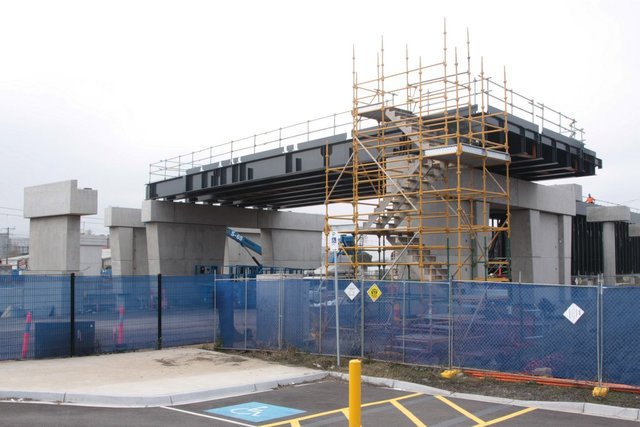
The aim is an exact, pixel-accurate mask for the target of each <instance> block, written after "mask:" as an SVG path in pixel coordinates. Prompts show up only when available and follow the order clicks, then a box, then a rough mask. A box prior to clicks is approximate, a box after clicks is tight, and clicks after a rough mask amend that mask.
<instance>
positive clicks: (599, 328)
mask: <svg viewBox="0 0 640 427" xmlns="http://www.w3.org/2000/svg"><path fill="white" fill-rule="evenodd" d="M603 300H604V298H603V286H602V280H598V298H597V300H596V302H597V309H596V312H597V314H596V321H597V326H596V337H597V340H598V342H597V344H596V347H597V351H596V353H597V358H598V387H602V366H603V360H604V354H603V352H602V350H603V347H602V344H603V333H602V332H603V331H602V327H603V325H604V323H603V318H602V317H603V307H602V303H603Z"/></svg>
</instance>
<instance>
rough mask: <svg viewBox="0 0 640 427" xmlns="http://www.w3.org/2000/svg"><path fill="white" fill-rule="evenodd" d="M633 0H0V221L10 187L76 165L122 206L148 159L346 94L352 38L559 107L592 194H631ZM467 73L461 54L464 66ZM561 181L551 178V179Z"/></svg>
mask: <svg viewBox="0 0 640 427" xmlns="http://www.w3.org/2000/svg"><path fill="white" fill-rule="evenodd" d="M639 16H640V1H639V0H622V1H585V0H583V1H560V0H554V1H531V2H526V3H525V2H514V1H504V2H501V1H469V2H466V1H441V2H432V1H424V0H422V1H406V0H405V1H403V2H391V1H381V2H377V1H371V0H368V1H363V2H348V1H340V2H333V1H322V2H305V1H295V2H293V1H292V2H281V1H275V0H271V1H256V2H243V1H233V2H228V1H227V2H223V1H173V2H163V1H123V2H119V1H105V2H93V1H78V2H69V1H55V2H51V1H42V2H34V1H0V144H1V147H2V163H1V168H0V184H1V185H0V227H16V230H14V231H12V233H15V234H16V235H26V234H27V230H28V222H27V221H25V220H23V219H21V218H20V217H21V215H22V212H21V211H20V209H22V203H23V189H24V187H25V186H31V185H38V184H43V183H48V182H55V181H62V180H67V179H77V180H78V182H79V186H80V187H91V188H94V189H97V190H98V204H99V210H98V215H96V217H94V218H89V219H87V221H85V223H84V227H85V228H86V229H91V230H93V231H94V232H103V231H104V229H103V228H102V227H101V226H100V223H101V222H102V218H103V217H104V208H105V207H107V206H124V207H139V206H140V203H141V201H142V200H143V198H144V189H145V183H146V182H147V181H148V165H149V163H152V162H155V161H158V160H161V159H166V158H170V157H173V156H176V155H179V154H184V153H188V152H191V151H195V150H199V149H203V148H206V147H209V146H211V145H216V144H219V143H221V142H225V141H229V140H232V139H238V138H242V137H244V136H248V135H252V134H254V133H259V132H263V131H268V130H272V129H277V128H279V127H281V126H285V125H288V124H291V123H296V122H300V121H305V120H307V119H313V118H315V117H319V116H323V115H327V114H332V113H336V112H341V111H346V110H348V109H349V108H350V106H351V96H352V91H351V82H352V47H353V46H355V50H356V62H357V65H356V67H357V69H358V72H359V74H360V75H362V76H365V75H367V76H372V75H375V72H376V70H375V55H376V51H377V50H378V49H379V46H380V39H381V36H383V37H384V44H385V66H386V67H387V68H386V69H387V70H393V69H394V68H397V69H399V70H402V69H403V67H404V57H405V45H408V46H409V51H410V55H411V56H412V57H413V58H417V57H418V56H422V57H423V59H424V60H426V61H430V60H432V59H438V58H440V55H441V48H442V21H443V18H445V17H446V18H447V26H448V32H449V38H450V47H453V46H454V45H456V44H457V45H459V46H460V47H463V46H464V38H465V33H466V28H467V27H468V28H469V31H470V34H471V53H472V57H473V58H474V60H475V61H476V63H477V62H478V61H479V59H480V56H483V57H484V61H485V65H486V70H487V71H488V73H489V74H491V75H493V76H495V78H496V79H498V80H501V79H502V67H503V65H504V66H506V68H507V73H508V81H509V83H508V85H509V87H511V88H513V89H514V90H516V91H518V92H520V93H523V94H525V95H527V96H529V97H532V98H534V99H535V100H536V101H541V102H544V103H545V104H546V105H548V106H550V107H552V108H554V109H558V110H560V111H562V112H564V113H565V114H567V115H569V116H571V117H574V118H575V119H576V120H577V121H578V124H579V126H581V127H583V128H584V129H585V131H586V139H587V147H588V148H590V149H592V150H594V151H596V152H597V154H598V157H600V158H602V160H603V164H604V167H603V169H601V170H599V171H598V175H597V176H595V177H590V178H583V179H578V180H575V182H578V183H580V184H582V185H583V191H584V193H585V195H586V193H587V192H590V193H592V194H593V196H594V197H595V198H596V199H598V200H605V201H609V202H615V203H627V204H628V205H631V206H633V207H636V208H638V207H640V186H639V185H638V184H637V180H638V178H639V176H640V175H639V174H638V163H639V160H640V155H639V154H638V153H639V150H638V145H639V144H640V140H639V139H640V138H639V136H638V134H639V133H638V129H640V127H639V126H640V124H639V121H640V107H639V105H640V104H639V101H638V100H639V99H640V83H639V82H638V77H637V74H638V70H639V69H640V53H639V52H640V49H639V48H638V42H639V41H640V30H639V28H640V26H638V25H637V19H638V17H639ZM476 70H477V67H476ZM562 182H566V181H562Z"/></svg>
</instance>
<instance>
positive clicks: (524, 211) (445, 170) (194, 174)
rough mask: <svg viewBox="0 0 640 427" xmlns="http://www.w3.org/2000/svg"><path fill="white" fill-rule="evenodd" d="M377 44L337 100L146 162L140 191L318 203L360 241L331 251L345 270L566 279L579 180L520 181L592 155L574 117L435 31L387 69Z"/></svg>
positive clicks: (560, 173) (202, 201) (198, 198)
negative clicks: (321, 112) (436, 45)
mask: <svg viewBox="0 0 640 427" xmlns="http://www.w3.org/2000/svg"><path fill="white" fill-rule="evenodd" d="M379 58H380V60H379V65H378V70H377V74H376V77H375V78H373V79H370V80H359V79H358V76H357V73H356V72H355V66H354V86H353V87H354V96H353V108H352V110H351V111H350V112H348V113H342V114H336V115H332V116H327V117H324V118H322V119H320V120H317V121H315V120H314V121H308V122H306V123H301V124H298V125H294V126H292V127H291V128H280V129H278V130H277V131H274V132H271V133H266V134H261V135H260V136H257V135H255V136H253V137H250V138H245V139H244V140H239V141H233V142H231V143H229V144H225V145H220V146H216V147H212V148H210V149H208V150H203V151H201V152H198V153H190V154H189V155H186V156H180V157H178V158H175V159H170V160H165V161H162V162H158V163H155V164H152V165H151V168H150V183H149V184H148V185H147V198H148V199H149V200H162V201H165V202H178V201H181V202H186V203H188V204H192V205H194V206H197V205H214V206H218V207H234V208H250V209H252V210H253V209H262V210H280V209H285V208H297V207H305V206H318V205H324V207H325V224H324V231H325V236H326V234H327V233H326V232H328V231H329V230H330V229H333V228H339V230H340V231H341V232H342V233H347V234H351V235H353V237H354V239H353V240H352V241H353V246H349V247H343V248H342V249H343V250H344V251H345V252H347V253H350V254H358V253H361V252H362V251H364V252H368V253H369V254H371V255H372V256H371V257H359V256H352V257H350V258H348V257H345V258H346V259H347V260H346V261H343V267H346V268H349V269H351V271H352V272H353V275H354V276H361V275H375V276H376V277H378V278H386V279H391V278H393V279H405V280H407V279H411V280H431V281H433V280H444V279H446V278H447V277H448V276H451V277H453V278H456V279H465V280H467V279H481V280H485V279H494V280H510V279H514V280H515V279H520V280H522V281H531V282H546V283H569V282H570V279H571V272H572V271H571V266H572V257H571V249H572V248H571V235H572V218H573V217H575V215H576V200H579V199H581V189H580V187H579V186H577V187H576V186H572V185H569V186H543V185H539V184H535V183H533V181H543V180H549V179H557V178H565V177H580V176H590V175H594V174H595V172H596V169H597V168H600V167H602V161H601V160H600V159H598V158H597V156H596V154H595V152H593V151H591V150H589V149H587V148H586V147H585V144H584V142H583V141H582V140H581V134H582V131H581V130H580V129H579V128H577V126H576V122H575V120H573V119H571V118H569V117H567V116H565V115H563V114H561V113H559V112H557V111H555V110H551V109H549V108H548V107H546V106H544V105H542V104H537V103H535V102H534V101H533V100H531V99H529V98H525V97H523V96H521V95H519V94H517V93H515V92H513V91H512V90H511V89H508V88H507V85H506V77H505V78H504V79H503V82H502V84H497V83H495V82H494V81H493V80H490V79H489V78H488V77H486V76H485V75H484V71H483V69H482V67H481V69H480V74H473V73H472V72H471V62H470V59H469V55H467V57H466V61H465V64H464V65H460V64H459V61H458V58H457V53H455V55H454V57H453V58H447V48H446V43H445V48H444V52H443V56H442V58H441V59H439V60H438V61H436V62H433V63H430V64H428V65H424V64H423V62H422V60H419V61H418V62H417V63H416V64H413V65H411V64H410V62H409V59H408V57H407V61H406V63H407V64H406V68H405V69H404V70H400V71H394V72H392V73H387V72H386V70H385V69H384V65H383V64H384V56H383V53H381V55H380V57H379ZM354 63H355V60H354ZM301 130H302V131H301ZM289 131H290V132H289ZM203 209H204V207H203ZM326 246H328V245H325V247H326ZM325 260H327V262H328V260H329V256H328V254H327V256H325ZM326 267H327V268H326V270H325V271H329V268H328V267H329V266H328V265H327V266H326Z"/></svg>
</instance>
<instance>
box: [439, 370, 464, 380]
mask: <svg viewBox="0 0 640 427" xmlns="http://www.w3.org/2000/svg"><path fill="white" fill-rule="evenodd" d="M461 373H462V371H461V370H460V369H447V370H446V371H443V372H442V373H440V376H441V377H442V378H446V379H448V380H450V379H451V378H454V377H457V376H458V375H460V374H461Z"/></svg>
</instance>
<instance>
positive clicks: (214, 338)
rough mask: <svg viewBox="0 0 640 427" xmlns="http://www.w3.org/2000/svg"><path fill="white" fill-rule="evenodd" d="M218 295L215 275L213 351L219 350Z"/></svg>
mask: <svg viewBox="0 0 640 427" xmlns="http://www.w3.org/2000/svg"><path fill="white" fill-rule="evenodd" d="M217 293H218V278H217V275H216V273H215V272H214V273H213V349H214V350H217V348H216V347H217V346H218V323H219V320H218V313H219V311H218V301H217V297H216V294H217Z"/></svg>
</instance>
